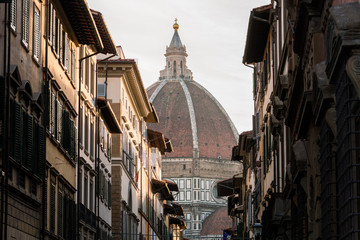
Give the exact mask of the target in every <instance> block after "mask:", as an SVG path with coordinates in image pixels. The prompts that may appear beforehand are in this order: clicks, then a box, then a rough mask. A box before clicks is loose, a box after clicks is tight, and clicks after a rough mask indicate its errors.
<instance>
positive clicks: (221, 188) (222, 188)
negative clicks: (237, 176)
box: [216, 178, 234, 197]
mask: <svg viewBox="0 0 360 240" xmlns="http://www.w3.org/2000/svg"><path fill="white" fill-rule="evenodd" d="M216 188H217V194H218V196H219V197H226V196H230V195H233V194H234V186H233V178H229V179H225V180H222V181H219V182H218V183H217V184H216Z"/></svg>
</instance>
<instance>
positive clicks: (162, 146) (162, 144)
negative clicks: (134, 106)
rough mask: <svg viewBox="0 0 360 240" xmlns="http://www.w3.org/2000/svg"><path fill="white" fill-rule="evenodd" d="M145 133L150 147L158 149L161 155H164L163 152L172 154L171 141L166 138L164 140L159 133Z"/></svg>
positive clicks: (149, 131)
mask: <svg viewBox="0 0 360 240" xmlns="http://www.w3.org/2000/svg"><path fill="white" fill-rule="evenodd" d="M147 133H148V139H149V143H150V146H151V147H155V148H158V149H159V151H160V152H161V154H165V152H172V150H173V149H172V144H171V141H170V140H169V139H168V138H165V137H164V135H163V134H162V133H161V132H157V131H154V130H151V129H148V130H147Z"/></svg>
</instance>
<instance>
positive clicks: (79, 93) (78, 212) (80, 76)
mask: <svg viewBox="0 0 360 240" xmlns="http://www.w3.org/2000/svg"><path fill="white" fill-rule="evenodd" d="M99 53H100V51H98V52H95V53H93V54H90V55H88V56H85V57H82V58H80V59H79V91H78V95H79V99H78V111H79V114H78V132H77V134H78V147H77V152H78V162H77V165H76V166H77V171H76V173H77V184H76V185H77V188H76V191H78V190H79V183H80V138H79V132H80V131H79V130H80V128H81V127H82V126H81V121H80V106H81V81H82V80H81V79H82V68H81V64H82V61H83V60H85V59H87V58H89V57H92V56H95V55H97V54H99ZM76 198H77V207H76V218H77V224H76V227H75V228H76V232H77V233H76V236H77V238H76V239H78V240H80V231H79V230H80V228H79V225H80V224H79V223H80V195H79V193H78V194H77V197H76Z"/></svg>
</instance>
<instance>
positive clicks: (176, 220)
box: [169, 217, 186, 229]
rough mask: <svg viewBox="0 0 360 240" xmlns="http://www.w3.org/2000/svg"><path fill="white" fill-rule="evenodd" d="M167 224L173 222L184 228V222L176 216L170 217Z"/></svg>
mask: <svg viewBox="0 0 360 240" xmlns="http://www.w3.org/2000/svg"><path fill="white" fill-rule="evenodd" d="M169 224H175V225H178V226H179V227H180V229H186V224H185V222H184V221H183V220H181V219H179V218H176V217H170V219H169Z"/></svg>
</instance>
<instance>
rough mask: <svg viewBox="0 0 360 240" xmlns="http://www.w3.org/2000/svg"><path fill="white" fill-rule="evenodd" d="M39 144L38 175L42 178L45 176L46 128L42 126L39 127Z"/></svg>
mask: <svg viewBox="0 0 360 240" xmlns="http://www.w3.org/2000/svg"><path fill="white" fill-rule="evenodd" d="M37 135H38V142H37V152H38V162H37V175H38V176H39V177H40V178H43V177H44V176H45V155H46V153H45V141H46V136H45V128H44V126H42V125H39V127H38V134H37Z"/></svg>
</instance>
